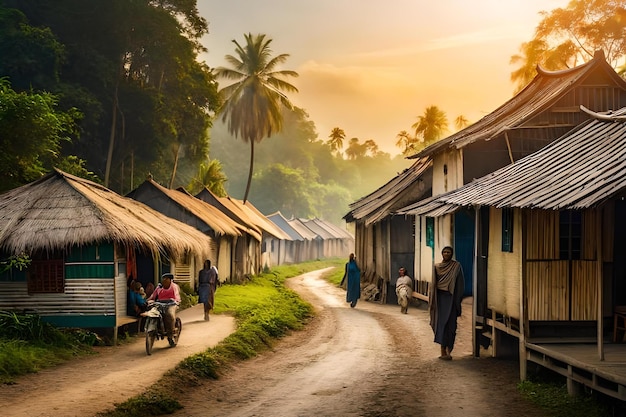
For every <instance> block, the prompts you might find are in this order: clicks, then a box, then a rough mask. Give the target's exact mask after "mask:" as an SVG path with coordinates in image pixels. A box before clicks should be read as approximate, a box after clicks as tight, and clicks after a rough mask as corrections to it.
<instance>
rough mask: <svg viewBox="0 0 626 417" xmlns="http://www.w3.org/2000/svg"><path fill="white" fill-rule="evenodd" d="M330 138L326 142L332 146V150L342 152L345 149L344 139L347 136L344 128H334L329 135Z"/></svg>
mask: <svg viewBox="0 0 626 417" xmlns="http://www.w3.org/2000/svg"><path fill="white" fill-rule="evenodd" d="M328 138H329V139H328V140H327V141H326V143H327V144H328V145H329V146H330V150H331V151H332V152H337V153H341V149H343V140H344V139H345V138H346V133H345V132H344V131H343V129H341V128H339V127H335V128H333V130H331V132H330V135H328Z"/></svg>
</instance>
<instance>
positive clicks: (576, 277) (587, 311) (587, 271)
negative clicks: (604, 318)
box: [572, 261, 598, 320]
mask: <svg viewBox="0 0 626 417" xmlns="http://www.w3.org/2000/svg"><path fill="white" fill-rule="evenodd" d="M596 268H597V263H596V262H595V261H574V262H573V263H572V320H596V318H597V317H598V302H597V294H598V283H597V281H598V277H597V273H596Z"/></svg>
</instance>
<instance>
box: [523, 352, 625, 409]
mask: <svg viewBox="0 0 626 417" xmlns="http://www.w3.org/2000/svg"><path fill="white" fill-rule="evenodd" d="M526 349H527V351H526V359H527V360H529V361H532V362H534V363H536V364H539V365H541V366H543V367H546V368H548V369H551V370H553V371H555V372H557V373H559V374H561V375H562V376H564V377H566V378H567V385H568V388H571V389H572V390H575V389H576V388H575V385H576V383H578V384H582V385H584V386H586V387H589V388H591V389H593V390H595V391H598V392H602V393H603V394H606V395H609V396H611V397H614V398H618V399H620V400H622V401H626V344H620V343H605V344H604V360H602V361H601V360H600V356H599V354H598V346H597V345H596V344H595V343H585V344H583V343H528V342H527V343H526ZM570 392H572V391H570Z"/></svg>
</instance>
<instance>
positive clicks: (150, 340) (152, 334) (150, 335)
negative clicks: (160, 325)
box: [146, 330, 156, 355]
mask: <svg viewBox="0 0 626 417" xmlns="http://www.w3.org/2000/svg"><path fill="white" fill-rule="evenodd" d="M155 338H156V331H155V330H150V331H149V332H146V353H147V354H148V355H152V346H154V339H155Z"/></svg>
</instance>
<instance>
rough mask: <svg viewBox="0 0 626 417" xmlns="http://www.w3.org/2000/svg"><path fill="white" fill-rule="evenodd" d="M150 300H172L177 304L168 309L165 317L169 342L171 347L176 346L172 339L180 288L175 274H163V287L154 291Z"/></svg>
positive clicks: (160, 286)
mask: <svg viewBox="0 0 626 417" xmlns="http://www.w3.org/2000/svg"><path fill="white" fill-rule="evenodd" d="M148 300H152V301H161V302H164V301H167V300H172V301H174V302H175V303H172V305H171V306H169V307H168V308H167V311H166V314H165V316H164V317H163V323H164V324H165V331H166V332H167V341H168V342H169V343H170V346H175V345H176V343H175V342H174V339H172V333H173V331H174V321H175V320H176V309H177V308H178V305H179V304H180V288H179V287H178V285H177V284H176V283H175V282H174V274H169V273H168V274H163V275H162V276H161V285H159V286H158V287H157V288H156V289H155V290H154V292H153V293H152V294H151V295H150V297H149V298H148Z"/></svg>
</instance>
